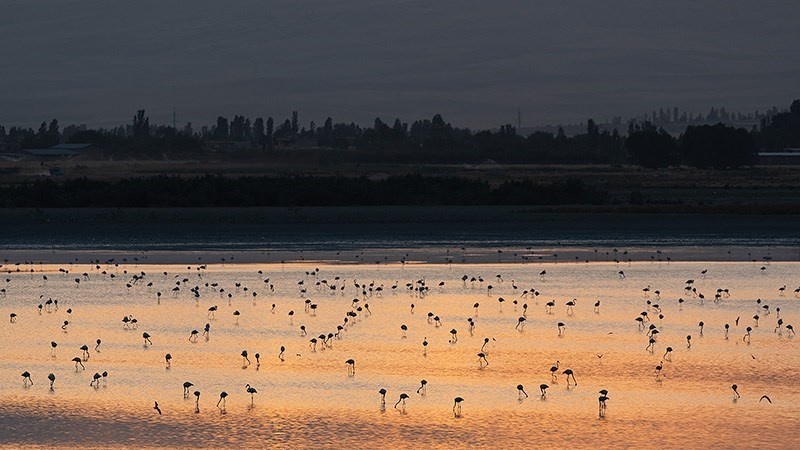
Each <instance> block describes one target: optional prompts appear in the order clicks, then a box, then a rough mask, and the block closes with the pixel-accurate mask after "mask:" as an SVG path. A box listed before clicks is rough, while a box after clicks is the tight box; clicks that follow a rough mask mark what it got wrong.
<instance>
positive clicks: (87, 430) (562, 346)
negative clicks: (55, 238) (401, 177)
mask: <svg viewBox="0 0 800 450" xmlns="http://www.w3.org/2000/svg"><path fill="white" fill-rule="evenodd" d="M316 267H317V266H314V265H307V264H303V265H232V264H226V265H225V266H209V267H208V269H206V270H202V271H200V273H201V276H199V275H198V271H197V270H196V268H195V267H194V266H192V269H189V270H187V268H186V266H154V265H139V266H134V265H127V266H125V267H113V266H103V268H102V270H105V271H107V274H106V275H103V274H101V273H100V271H98V270H95V269H93V268H92V267H89V266H78V265H75V266H70V267H69V270H70V273H69V274H64V273H61V272H59V271H58V268H59V267H57V266H54V267H42V268H41V269H42V270H44V271H43V272H42V271H38V270H40V268H39V267H37V272H36V273H34V274H29V273H12V274H9V275H6V276H5V277H4V278H8V279H9V280H10V281H8V282H5V279H4V280H3V281H4V282H5V283H4V284H5V288H6V291H7V294H6V296H5V297H2V299H0V313H1V314H2V317H3V318H6V319H4V321H3V322H0V340H1V341H2V342H3V343H4V345H2V346H0V444H2V445H3V446H8V447H16V446H22V445H24V446H26V447H41V448H51V447H73V446H80V447H82V448H101V447H119V446H133V447H137V448H139V447H141V448H145V447H153V448H156V447H176V448H189V447H212V446H225V447H234V446H245V447H276V448H280V447H285V448H307V447H309V448H310V447H316V448H319V447H322V448H343V447H354V448H391V447H412V448H416V447H421V446H427V447H431V448H466V447H470V448H471V447H495V448H512V447H521V446H530V445H534V446H544V445H548V446H555V447H559V448H560V447H566V446H572V447H608V446H618V447H619V446H634V445H638V446H645V447H651V446H653V445H654V444H655V445H659V446H661V447H673V448H685V447H714V446H721V445H722V444H725V445H726V446H729V447H735V448H736V447H738V448H749V447H752V446H753V445H755V443H754V442H755V440H756V439H757V440H758V445H759V446H765V445H766V446H767V447H769V446H771V445H772V444H773V443H774V444H776V445H775V446H777V444H778V443H780V446H787V445H790V444H793V443H794V444H797V443H800V436H798V434H797V433H793V432H791V431H790V430H795V429H796V427H797V425H799V424H800V423H798V422H800V405H799V404H798V400H800V396H798V394H797V391H796V383H797V380H798V378H797V375H796V373H795V372H794V369H795V368H796V367H797V366H798V363H800V357H799V356H798V348H797V339H795V338H792V337H791V336H790V335H789V333H788V332H787V331H786V329H785V328H784V329H782V333H781V334H780V335H779V334H778V333H776V332H775V327H776V324H777V316H778V308H780V317H781V318H782V319H783V321H784V324H797V325H800V321H798V320H797V318H798V317H800V316H798V314H797V306H796V305H797V303H798V302H800V299H797V298H795V297H794V293H793V290H794V287H796V286H794V285H793V284H792V283H795V284H796V283H797V274H798V273H800V272H799V271H798V269H799V268H800V264H797V263H789V262H780V263H772V264H770V265H769V267H768V269H767V270H764V271H762V270H760V265H754V264H752V263H676V262H672V263H632V264H624V265H616V264H612V263H590V264H583V263H560V264H529V265H523V264H503V265H491V264H484V265H462V266H457V265H418V266H401V265H390V266H341V265H326V266H319V268H320V272H319V274H318V275H316V276H315V275H306V272H307V271H313V270H314V269H315V268H316ZM126 269H127V270H128V273H127V274H125V273H123V270H126ZM703 269H708V275H706V276H705V277H704V276H702V275H701V274H700V272H701V270H703ZM259 270H262V271H263V274H259V273H258V271H259ZM541 270H546V272H547V274H546V275H545V277H543V278H542V277H540V275H539V273H540V271H541ZM619 270H624V272H625V277H624V278H621V277H619V276H618V275H617V272H618V271H619ZM140 271H144V272H146V276H145V277H144V278H143V279H142V280H141V281H139V282H137V283H133V282H132V280H131V276H132V274H134V273H139V272H140ZM164 271H167V272H168V275H166V276H165V275H163V273H162V272H164ZM84 272H86V273H88V274H89V276H88V277H83V276H82V275H81V274H82V273H84ZM110 273H114V274H115V275H116V276H115V278H111V277H110V276H109V274H110ZM498 274H499V275H501V276H502V280H500V279H498V278H497V277H496V275H498ZM43 275H46V276H47V280H46V281H45V280H44V279H43V277H42V276H43ZM463 275H467V276H468V277H472V276H475V277H478V276H480V277H482V278H483V279H484V282H483V283H481V282H474V283H473V282H470V281H467V282H462V281H461V278H462V276H463ZM176 276H177V277H176ZM337 276H338V277H340V280H338V281H336V282H335V283H336V286H337V288H336V289H330V288H328V287H326V286H325V283H320V284H319V285H317V282H321V280H326V281H327V282H328V284H329V285H332V284H334V281H335V277H337ZM75 278H80V279H81V281H80V283H77V282H75V281H74V280H75ZM184 278H188V279H189V281H188V282H187V283H183V282H182V280H183V279H184ZM267 278H268V279H269V281H268V282H264V280H265V279H267ZM354 279H355V280H358V281H357V282H358V283H360V284H361V283H363V284H365V285H369V284H370V283H374V284H373V291H372V294H369V293H368V294H367V295H366V296H362V295H361V294H360V292H359V291H360V290H356V288H355V287H354V285H353V283H354V282H353V280H354ZM421 279H424V280H425V281H426V285H427V286H429V288H430V289H429V291H428V294H427V295H425V296H419V295H417V294H415V293H413V292H411V291H409V290H407V289H406V287H405V286H406V283H414V282H415V281H416V280H421ZM687 279H694V280H695V283H694V285H693V286H694V287H695V288H696V289H697V291H698V292H700V293H703V294H704V295H705V297H706V298H705V300H704V303H703V304H702V305H701V304H700V300H699V299H698V298H695V297H694V296H693V295H692V293H691V292H690V291H686V290H684V286H685V284H684V281H685V280H687ZM343 280H345V281H343ZM512 280H513V281H512ZM177 281H181V283H180V285H177V284H176V282H177ZM300 281H302V282H303V284H302V285H301V284H298V283H299V282H300ZM442 281H443V282H444V285H443V286H439V283H440V282H442ZM150 282H152V283H153V285H152V286H147V283H150ZM343 282H344V283H345V284H344V286H345V289H344V290H341V289H340V287H341V286H342V283H343ZM126 283H131V284H132V285H131V287H126ZM206 283H209V286H206ZM214 283H216V286H215V285H214ZM235 283H240V284H241V286H240V287H239V288H237V287H236V285H235ZM270 284H271V285H272V286H273V288H274V291H272V290H271V289H270V286H269V285H270ZM395 284H396V285H397V286H398V288H397V289H392V286H393V285H395ZM489 285H491V286H492V289H491V290H490V289H488V286H489ZM514 285H515V286H517V289H514V288H513V286H514ZM783 285H788V286H789V287H790V288H789V289H787V290H786V291H785V294H784V295H780V293H779V291H778V288H779V287H781V286H783ZM176 286H177V287H179V288H180V290H179V291H178V292H177V293H176V294H173V293H172V289H173V288H174V287H176ZM194 286H198V287H199V289H198V292H199V298H195V295H194V294H193V293H192V292H190V288H192V287H194ZM378 286H382V287H383V292H382V294H378V293H377V291H376V290H375V288H377V287H378ZM648 286H649V288H650V291H649V293H648V294H647V295H648V297H645V294H644V292H643V289H644V288H645V287H648ZM245 288H247V290H246V291H245ZM718 288H721V289H729V292H730V297H729V298H723V299H721V301H720V302H718V303H715V302H714V301H713V299H714V293H715V292H716V291H717V289H718ZM221 289H224V292H220V290H221ZM301 289H306V292H305V293H301ZM531 289H535V290H536V291H538V292H539V293H540V295H539V296H538V297H535V296H532V295H527V296H525V297H522V293H523V291H525V290H528V291H530V290H531ZM656 290H658V291H660V298H656V295H655V291H656ZM159 291H160V292H162V296H161V299H160V303H159V300H158V296H157V295H156V293H157V292H159ZM253 292H256V293H257V295H256V296H253ZM228 294H231V297H230V300H229V298H228ZM40 296H42V297H41V299H40ZM500 297H502V298H503V299H504V300H505V301H504V302H502V303H501V302H499V301H498V298H500ZM48 298H53V299H58V300H59V304H58V310H55V308H54V306H50V307H48V308H43V312H42V314H41V315H40V314H39V313H38V309H37V305H38V304H40V303H42V302H44V301H45V300H46V299H48ZM353 298H360V301H359V305H360V306H361V307H362V308H363V307H364V306H365V303H366V304H369V310H370V311H371V312H372V314H371V315H368V313H367V311H366V310H365V309H362V311H361V312H360V313H358V315H357V316H356V317H355V318H353V317H350V324H348V325H347V327H346V329H345V330H344V331H343V332H342V334H341V339H337V338H333V339H332V340H331V347H330V348H323V346H322V345H321V344H320V343H318V344H317V346H316V349H312V347H311V346H310V343H309V339H311V338H312V337H317V338H318V336H319V335H320V334H326V335H327V334H328V333H335V332H336V331H337V329H336V327H337V325H341V324H342V323H343V318H344V317H345V314H346V313H347V312H348V311H352V310H353V308H352V300H353ZM678 298H684V299H685V303H683V304H682V306H681V305H680V304H679V303H678V301H677V299H678ZM759 298H760V299H762V302H761V303H760V304H757V303H756V299H759ZM306 299H311V301H312V303H314V304H317V305H318V307H317V309H316V313H315V314H312V313H311V312H310V311H309V312H306V311H305V300H306ZM572 299H577V302H576V305H575V307H574V312H573V313H568V312H567V306H566V302H567V301H569V300H572ZM514 300H516V301H517V304H516V305H515V304H514V303H513V302H514ZM598 300H599V301H600V308H599V312H595V311H594V304H595V302H596V301H598ZM648 300H649V301H650V302H651V303H655V304H658V305H659V306H660V309H661V313H662V314H663V315H664V318H663V319H658V314H659V313H658V312H657V311H656V310H654V309H653V308H650V309H649V310H648V306H647V304H646V302H647V301H648ZM229 301H230V304H229ZM549 301H555V303H556V304H555V306H554V307H552V308H551V309H552V313H551V314H548V313H547V312H546V311H547V307H546V303H547V302H549ZM412 303H413V304H414V305H415V308H414V313H413V314H412V313H411V312H410V311H411V306H410V305H411V304H412ZM474 303H479V304H480V306H479V307H478V311H477V314H476V311H475V309H474V308H473V305H474ZM273 304H275V308H274V311H273V309H272V305H273ZM524 304H527V306H528V309H527V315H526V320H525V321H524V325H523V326H522V330H521V331H520V330H518V329H517V327H516V326H517V324H518V318H519V317H520V316H521V315H522V314H523V305H524ZM764 305H769V310H768V311H769V314H766V313H767V309H766V308H763V306H764ZM212 306H217V310H216V311H215V312H214V313H213V317H211V314H210V313H209V311H208V310H209V308H210V307H212ZM68 308H71V309H72V312H71V314H67V312H66V311H67V309H68ZM645 310H648V312H649V314H648V316H649V317H650V318H652V319H653V323H654V324H656V325H657V328H658V330H659V331H660V333H659V335H658V337H657V342H656V343H655V344H654V350H653V352H652V353H650V352H648V351H646V350H645V347H646V346H647V344H648V340H647V336H646V332H645V331H640V330H639V329H638V327H637V323H636V322H635V321H634V319H635V318H636V317H637V316H639V314H640V313H641V312H642V311H645ZM233 311H239V312H240V315H239V316H234V315H233ZM289 311H294V315H292V316H289ZM12 312H13V313H16V314H17V318H16V322H15V323H11V321H10V320H9V319H7V318H9V314H11V313H12ZM429 312H431V313H433V315H434V316H438V317H439V318H440V321H441V324H442V325H441V326H438V327H437V326H436V325H434V324H429V323H428V313H429ZM755 314H758V315H759V321H758V327H755V319H753V316H754V315H755ZM128 315H132V316H133V317H135V318H136V319H137V321H138V327H137V329H135V330H134V329H125V328H123V323H122V321H121V320H122V318H123V317H125V316H128ZM468 317H472V318H473V319H474V320H475V324H476V326H475V329H474V333H473V335H470V333H469V326H468V323H467V318H468ZM737 317H738V318H739V325H738V326H736V325H735V320H736V318H737ZM65 320H67V321H69V325H68V326H67V327H66V332H65V331H62V325H63V322H64V321H65ZM699 321H703V322H704V330H703V334H702V335H700V333H699V327H698V323H699ZM353 322H354V323H353ZM559 322H563V323H564V325H565V327H564V333H563V336H560V337H559V336H558V327H557V324H558V323H559ZM207 323H208V324H209V325H210V333H209V337H208V339H205V338H204V337H202V336H200V337H199V339H198V340H197V342H196V343H193V342H190V339H189V338H190V332H191V331H192V330H194V329H196V330H199V331H200V332H201V333H202V331H203V327H204V325H205V324H207ZM725 323H728V324H730V331H729V336H728V339H725V337H724V328H723V326H724V324H725ZM403 324H405V325H407V328H408V331H407V332H406V333H405V336H404V335H403V332H402V330H401V329H400V326H401V325H403ZM301 325H304V326H305V327H306V329H307V331H308V335H307V336H301V332H300V326H301ZM748 326H750V327H753V331H752V333H751V342H750V343H749V344H748V343H746V342H745V341H743V336H744V334H745V328H746V327H748ZM452 329H455V330H456V331H457V334H456V335H457V341H456V342H452V335H451V330H452ZM144 332H147V333H149V334H150V335H151V340H152V342H153V344H152V345H147V346H145V345H144V339H143V338H142V333H144ZM687 335H692V341H691V342H692V346H691V348H687V343H686V336H687ZM485 338H488V339H489V342H488V344H487V345H486V346H485V347H484V348H482V344H483V343H484V339H485ZM97 339H101V341H102V343H101V345H100V346H99V352H98V351H95V350H94V347H95V342H96V340H97ZM51 341H55V342H57V344H58V345H57V347H56V349H55V357H52V356H51V346H50V342H51ZM423 341H427V342H428V344H429V345H428V346H427V347H425V348H424V347H423V345H422V343H423ZM84 344H86V345H88V346H89V348H90V351H89V354H90V356H89V358H88V360H86V361H85V362H83V364H84V365H85V366H86V370H78V371H76V369H75V363H73V362H72V358H74V357H78V356H81V353H82V352H81V350H80V349H79V347H80V346H81V345H84ZM281 346H284V347H285V349H286V350H285V352H284V359H283V360H281V359H280V358H279V353H280V348H281ZM667 346H671V347H672V348H673V351H672V352H671V355H665V349H666V347H667ZM242 350H247V351H248V358H249V359H250V360H251V364H250V365H247V366H244V364H243V358H242V356H240V354H241V352H242ZM479 352H483V353H484V354H485V356H486V361H488V363H489V364H488V366H485V367H481V364H480V362H479V357H478V353H479ZM166 353H170V354H171V355H172V361H171V367H170V368H169V369H167V368H166V362H165V360H164V355H165V354H166ZM256 353H258V354H259V355H260V366H257V364H256V361H255V354H256ZM350 358H352V359H354V360H355V361H356V364H355V375H354V376H349V375H348V366H347V364H346V363H345V361H346V360H347V359H350ZM556 361H560V365H559V370H558V377H557V378H556V379H553V378H551V375H550V370H549V369H550V367H551V366H552V365H553V364H554V363H555V362H556ZM662 361H663V363H662ZM659 364H661V365H662V370H661V372H660V374H659V375H658V376H657V375H656V372H655V367H656V366H657V365H659ZM567 368H569V369H572V370H573V371H574V374H575V377H576V381H577V383H578V385H577V386H567V381H566V379H565V376H564V375H563V374H561V372H562V371H563V370H565V369H567ZM23 371H29V372H30V373H31V378H32V379H33V381H34V385H33V386H31V387H27V388H26V387H23V380H22V377H21V376H20V374H21V373H22V372H23ZM103 371H107V372H108V377H107V378H106V379H102V378H101V380H100V382H99V383H98V387H97V388H95V387H90V382H91V381H92V375H93V374H95V373H102V372H103ZM49 373H53V374H54V375H55V376H56V381H55V387H54V389H53V390H52V391H51V390H49V387H48V386H49V382H48V381H47V378H46V377H47V375H48V374H49ZM422 379H425V380H426V381H427V387H426V392H425V395H420V394H417V392H416V391H417V389H418V388H419V386H420V381H421V380H422ZM185 381H191V382H192V383H193V386H192V387H191V388H190V395H189V398H184V396H183V394H182V384H183V382H185ZM542 383H546V384H548V385H549V386H550V387H549V389H547V395H546V397H544V398H542V396H541V395H540V392H539V385H540V384H542ZM734 383H735V384H737V385H738V390H739V392H740V393H741V394H742V398H740V399H738V400H737V401H735V402H734V401H733V392H732V391H731V389H730V386H731V385H732V384H734ZM246 384H250V385H252V386H253V387H255V388H256V389H257V390H258V393H257V394H254V400H253V403H252V405H251V402H250V395H249V394H248V393H247V392H246V390H245V385H246ZM518 384H523V385H524V387H525V390H526V391H527V393H528V394H529V395H530V396H529V397H528V398H524V399H522V400H520V398H519V395H518V392H517V389H516V386H517V385H518ZM380 388H385V389H386V390H387V391H388V393H387V396H386V405H385V407H382V406H381V402H380V394H379V393H378V390H379V389H380ZM600 389H608V391H609V394H608V397H609V400H608V401H607V404H608V409H607V412H606V416H605V417H604V418H600V417H599V415H598V400H597V399H598V396H599V393H598V391H599V390H600ZM194 390H199V391H200V392H201V396H200V400H199V403H198V404H199V413H196V412H195V399H194V396H193V395H191V392H194ZM222 391H226V392H227V393H228V394H229V395H228V397H227V399H226V404H225V408H224V410H222V409H220V408H217V407H216V406H215V405H216V403H217V401H218V400H219V395H220V392H222ZM401 393H406V394H408V395H409V398H408V400H407V402H406V407H405V411H404V412H402V411H401V410H399V409H395V407H394V405H395V402H397V400H398V398H399V396H400V394H401ZM764 394H767V395H768V396H769V397H770V399H771V400H772V401H773V403H769V402H767V401H766V400H763V401H759V399H760V398H761V396H762V395H764ZM457 396H460V397H463V398H464V402H463V404H462V408H463V413H462V415H461V417H455V416H454V413H453V406H454V404H453V399H454V397H457ZM154 401H158V403H159V406H160V408H161V409H162V411H163V415H158V413H157V412H156V411H154V410H153V409H152V408H153V402H154Z"/></svg>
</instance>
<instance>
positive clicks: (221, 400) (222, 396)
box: [217, 391, 228, 409]
mask: <svg viewBox="0 0 800 450" xmlns="http://www.w3.org/2000/svg"><path fill="white" fill-rule="evenodd" d="M227 398H228V393H227V392H225V391H222V392H220V393H219V400H217V408H219V404H220V403H222V408H220V409H225V403H226V402H227Z"/></svg>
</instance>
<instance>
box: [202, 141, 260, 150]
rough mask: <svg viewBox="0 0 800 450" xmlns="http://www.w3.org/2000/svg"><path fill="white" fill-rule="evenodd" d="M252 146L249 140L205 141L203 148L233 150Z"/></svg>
mask: <svg viewBox="0 0 800 450" xmlns="http://www.w3.org/2000/svg"><path fill="white" fill-rule="evenodd" d="M252 147H253V144H252V142H250V141H206V143H205V148H206V150H208V151H210V152H234V151H239V150H249V149H251V148H252Z"/></svg>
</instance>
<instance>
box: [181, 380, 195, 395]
mask: <svg viewBox="0 0 800 450" xmlns="http://www.w3.org/2000/svg"><path fill="white" fill-rule="evenodd" d="M192 386H194V384H192V382H191V381H184V382H183V398H188V397H189V388H190V387H192Z"/></svg>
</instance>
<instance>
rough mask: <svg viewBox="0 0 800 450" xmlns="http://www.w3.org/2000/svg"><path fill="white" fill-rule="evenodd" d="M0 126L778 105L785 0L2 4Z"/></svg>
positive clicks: (575, 117)
mask: <svg viewBox="0 0 800 450" xmlns="http://www.w3.org/2000/svg"><path fill="white" fill-rule="evenodd" d="M0 3H1V4H2V13H0V52H1V53H2V58H1V59H0V124H5V125H9V124H20V125H28V126H36V125H37V124H38V123H39V122H41V121H43V120H49V119H52V118H54V117H55V118H58V119H59V121H60V122H61V123H62V124H68V123H86V124H88V125H90V126H99V125H101V126H109V125H117V124H120V123H124V122H129V121H130V120H131V117H132V116H133V114H134V112H135V111H136V110H137V109H141V108H144V109H146V110H147V112H148V114H149V115H150V117H151V121H156V122H171V120H172V107H173V106H174V107H176V108H177V112H178V121H179V122H180V123H184V122H186V121H192V122H193V123H194V124H195V126H196V127H198V126H199V125H201V124H210V123H212V122H213V121H214V120H215V118H216V116H217V115H226V116H233V115H234V114H244V115H247V116H251V117H257V116H264V117H266V116H269V115H272V116H274V117H275V118H276V119H282V118H285V117H288V116H289V115H290V114H291V111H292V110H298V111H299V112H300V119H301V122H303V123H304V124H305V123H307V122H308V121H309V120H316V121H317V123H321V122H322V121H323V120H324V119H325V117H327V116H332V117H333V118H334V120H336V121H339V120H341V121H345V120H346V121H351V120H352V121H356V122H360V123H366V124H371V123H372V120H373V119H374V118H375V117H376V116H380V117H382V118H383V119H384V120H386V121H391V120H393V119H394V118H395V117H400V118H401V119H402V120H405V121H412V120H414V119H417V118H421V117H430V116H432V115H433V114H435V113H437V112H438V113H441V114H443V115H444V117H445V119H446V120H448V121H451V122H453V123H454V124H458V125H466V126H471V127H493V126H497V125H499V124H502V123H506V122H515V121H516V110H517V108H521V109H522V115H523V126H525V125H528V126H531V125H539V124H552V123H567V122H578V121H582V120H585V119H586V118H588V117H594V118H596V119H600V120H602V119H606V118H610V117H611V116H614V115H622V116H631V115H637V114H640V113H642V112H645V111H651V110H653V109H654V108H658V107H659V106H679V107H681V108H686V109H689V110H694V111H695V112H700V111H703V112H705V111H707V110H708V108H709V107H710V106H712V105H724V106H726V107H728V109H729V110H752V109H756V108H758V109H765V108H766V107H768V106H771V105H779V106H786V105H788V104H789V103H790V102H791V100H792V99H793V98H798V97H800V87H799V86H800V84H799V83H798V80H800V46H798V42H800V26H798V19H800V1H798V0H760V1H752V0H713V1H708V0H691V1H685V0H659V1H657V0H635V1H634V0H631V1H618V0H600V1H598V0H563V1H533V0H524V1H487V0H462V1H443V0H424V1H417V0H405V1H401V0H394V1H393V0H340V1H334V0H315V1H304V0H291V1H289V0H286V1H284V0H226V1H221V0H137V1H129V0H126V1H121V0H0Z"/></svg>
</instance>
